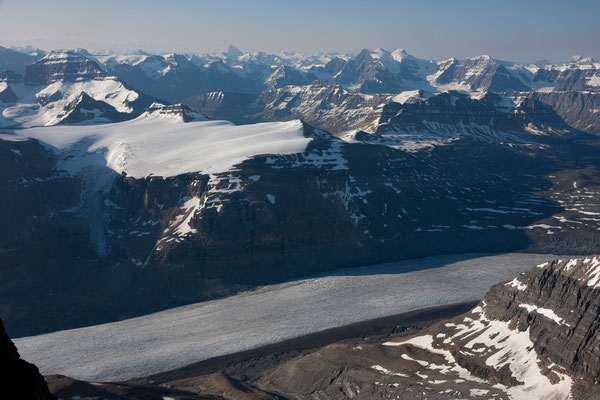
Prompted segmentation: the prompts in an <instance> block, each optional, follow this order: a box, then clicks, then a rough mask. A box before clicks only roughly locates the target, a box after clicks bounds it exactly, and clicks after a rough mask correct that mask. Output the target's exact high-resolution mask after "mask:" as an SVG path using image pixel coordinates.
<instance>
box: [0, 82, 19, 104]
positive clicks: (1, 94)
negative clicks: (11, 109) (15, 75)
mask: <svg viewBox="0 0 600 400" xmlns="http://www.w3.org/2000/svg"><path fill="white" fill-rule="evenodd" d="M18 99H19V98H18V97H17V95H16V94H15V92H13V90H12V89H11V88H10V86H8V85H6V87H5V88H4V89H2V88H1V87H0V102H2V103H14V102H15V101H17V100H18Z"/></svg>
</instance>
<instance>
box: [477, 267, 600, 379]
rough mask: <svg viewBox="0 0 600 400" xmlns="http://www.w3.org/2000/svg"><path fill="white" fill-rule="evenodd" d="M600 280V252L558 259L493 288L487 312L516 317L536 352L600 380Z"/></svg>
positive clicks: (510, 318)
mask: <svg viewBox="0 0 600 400" xmlns="http://www.w3.org/2000/svg"><path fill="white" fill-rule="evenodd" d="M598 282H600V256H589V257H585V258H579V259H567V260H555V261H553V262H552V263H547V264H542V265H540V266H538V267H536V268H534V269H533V270H531V271H530V272H528V273H525V274H523V275H521V276H519V277H517V278H516V279H515V280H514V281H512V282H510V283H509V284H505V285H497V286H494V287H493V288H492V289H491V290H490V292H489V293H488V294H487V295H486V298H485V300H484V301H485V303H486V311H485V313H486V316H488V317H489V318H493V319H496V320H500V321H513V322H514V321H516V328H517V329H518V330H519V331H524V330H526V329H529V334H530V337H531V338H532V341H533V342H534V346H535V350H536V352H537V353H538V354H540V355H543V356H544V357H547V358H548V359H550V360H551V361H552V362H554V363H556V364H558V365H560V366H562V367H564V368H565V369H566V370H567V371H570V372H571V373H572V374H573V375H576V376H581V377H584V378H586V379H588V380H590V381H593V382H599V381H600V362H599V360H600V330H599V326H598V321H599V320H600V299H599V296H598V291H599V289H600V285H598ZM525 305H531V306H533V307H525ZM546 310H551V312H548V311H546Z"/></svg>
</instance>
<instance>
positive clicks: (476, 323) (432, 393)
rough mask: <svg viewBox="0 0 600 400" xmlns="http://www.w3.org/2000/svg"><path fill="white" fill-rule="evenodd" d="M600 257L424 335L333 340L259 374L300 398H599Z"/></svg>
mask: <svg viewBox="0 0 600 400" xmlns="http://www.w3.org/2000/svg"><path fill="white" fill-rule="evenodd" d="M599 282H600V256H590V257H585V258H579V259H567V260H555V261H553V262H550V263H545V264H542V265H539V266H537V267H535V268H533V269H532V270H531V271H529V272H527V273H523V274H521V275H520V276H519V277H517V278H515V279H514V280H512V281H510V282H508V283H502V284H499V285H496V286H494V287H493V288H492V289H491V290H490V291H489V292H488V294H487V295H486V296H485V298H484V300H483V301H482V302H481V303H480V304H479V305H478V306H477V307H476V308H475V309H473V310H472V311H471V312H469V313H467V314H464V315H462V316H459V317H456V318H454V319H452V320H450V321H443V322H440V323H438V324H436V325H434V326H432V327H431V328H428V329H426V330H425V331H423V332H420V333H418V334H417V335H412V336H407V337H400V338H397V339H392V340H389V341H386V342H383V343H379V344H373V343H368V342H366V343H352V344H335V345H330V346H327V347H325V348H323V349H321V350H318V351H316V352H313V353H311V354H308V355H305V356H302V357H298V358H295V359H293V360H291V361H289V362H287V363H284V364H283V365H280V366H279V367H277V368H275V369H274V370H273V371H271V372H268V373H267V374H266V375H264V376H263V377H262V378H261V379H260V380H259V382H260V384H259V386H260V387H263V388H267V389H268V390H273V391H275V392H277V393H281V394H282V395H284V396H287V397H291V398H313V399H319V398H323V397H327V398H340V399H341V398H347V397H351V398H357V399H363V398H364V399H369V398H374V397H380V396H386V397H387V396H391V397H394V396H398V395H400V396H401V398H403V399H404V398H406V399H413V398H414V399H416V398H423V397H426V398H432V399H450V398H463V397H465V398H466V397H468V398H486V399H488V398H497V399H514V398H528V399H556V400H558V399H590V398H595V396H597V394H598V393H600V385H598V382H599V376H600V375H599V374H600V364H599V363H598V359H600V357H599V354H598V353H599V351H600V346H599V340H600V335H599V332H598V320H599V317H600V315H599V310H600V305H599V304H598V299H597V298H598V290H600V283H599Z"/></svg>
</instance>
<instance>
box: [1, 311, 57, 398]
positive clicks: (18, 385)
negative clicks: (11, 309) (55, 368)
mask: <svg viewBox="0 0 600 400" xmlns="http://www.w3.org/2000/svg"><path fill="white" fill-rule="evenodd" d="M0 366H2V375H1V376H0V397H2V398H3V399H31V400H53V399H54V400H55V399H56V397H54V396H53V395H52V394H51V393H50V391H49V390H48V385H47V384H46V381H45V380H44V377H43V376H42V375H41V374H40V372H39V371H38V369H37V367H36V366H35V365H33V364H30V363H28V362H27V361H25V360H22V359H21V357H20V356H19V352H18V351H17V348H16V347H15V345H14V344H13V342H12V341H11V340H10V338H9V337H8V335H7V334H6V331H5V330H4V325H3V324H2V319H0Z"/></svg>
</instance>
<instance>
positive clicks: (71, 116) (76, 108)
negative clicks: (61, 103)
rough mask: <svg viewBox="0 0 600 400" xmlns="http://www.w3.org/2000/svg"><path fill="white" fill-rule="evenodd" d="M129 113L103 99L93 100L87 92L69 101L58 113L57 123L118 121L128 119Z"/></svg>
mask: <svg viewBox="0 0 600 400" xmlns="http://www.w3.org/2000/svg"><path fill="white" fill-rule="evenodd" d="M130 118H131V115H129V114H127V113H120V112H118V111H117V110H116V109H115V108H114V107H113V106H111V105H110V104H108V103H105V102H104V101H99V100H95V99H93V98H92V97H90V96H89V95H88V94H87V93H85V92H81V94H80V95H79V96H78V97H77V98H76V99H75V100H73V101H72V102H71V103H69V104H68V105H67V106H66V107H65V110H64V113H63V114H59V115H58V119H59V120H60V122H58V123H57V124H77V123H83V122H88V123H96V124H99V123H106V122H120V121H124V120H127V119H130Z"/></svg>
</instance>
